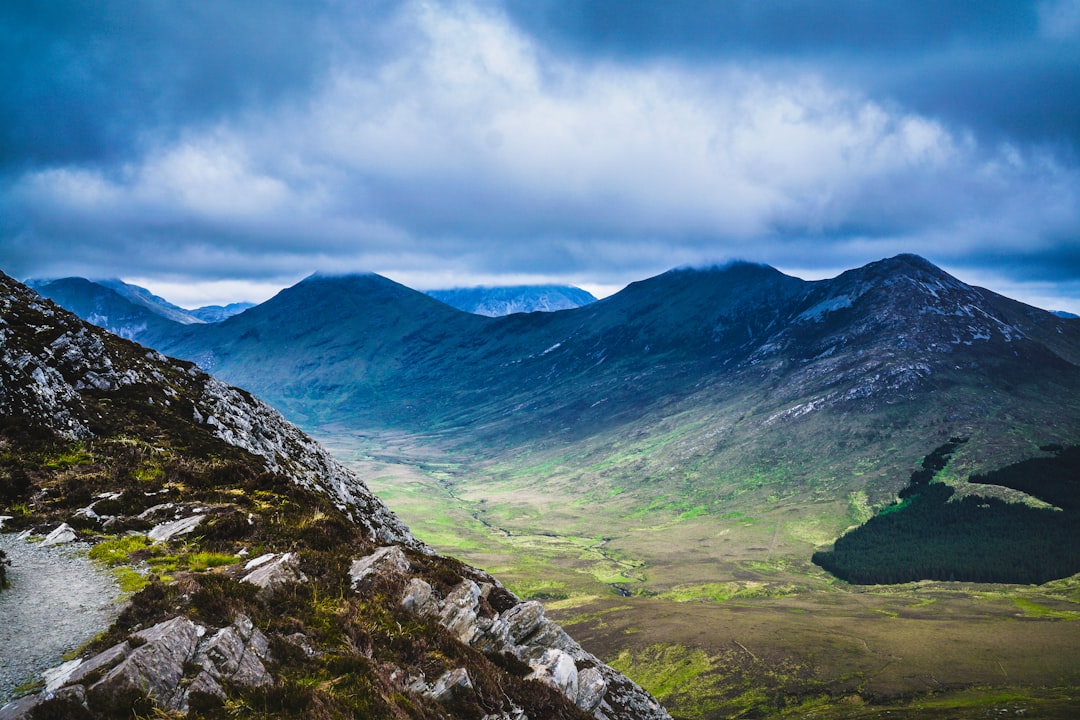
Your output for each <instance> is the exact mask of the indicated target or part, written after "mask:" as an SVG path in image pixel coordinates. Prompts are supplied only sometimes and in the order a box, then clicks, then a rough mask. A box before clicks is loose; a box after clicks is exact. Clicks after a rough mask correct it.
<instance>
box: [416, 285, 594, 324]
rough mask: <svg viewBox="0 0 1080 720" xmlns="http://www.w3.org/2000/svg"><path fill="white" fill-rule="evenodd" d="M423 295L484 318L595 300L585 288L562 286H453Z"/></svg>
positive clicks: (563, 308)
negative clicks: (484, 316)
mask: <svg viewBox="0 0 1080 720" xmlns="http://www.w3.org/2000/svg"><path fill="white" fill-rule="evenodd" d="M427 294H428V295H430V296H431V297H433V298H435V299H436V300H439V301H441V302H444V303H446V304H447V305H449V306H450V307H455V308H457V309H458V310H464V311H465V312H468V313H474V314H476V315H486V316H488V317H500V316H503V315H512V314H514V313H529V312H553V311H555V310H569V309H571V308H577V307H582V306H584V305H588V304H589V303H593V302H596V298H595V297H593V296H592V295H591V294H590V293H588V292H586V291H585V290H582V289H580V288H576V287H569V286H565V285H517V286H511V287H476V288H455V289H452V290H428V291H427Z"/></svg>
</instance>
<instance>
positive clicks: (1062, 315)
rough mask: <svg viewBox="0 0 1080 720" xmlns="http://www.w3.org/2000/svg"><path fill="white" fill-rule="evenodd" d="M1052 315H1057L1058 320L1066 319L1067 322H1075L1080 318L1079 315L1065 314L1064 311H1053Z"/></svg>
mask: <svg viewBox="0 0 1080 720" xmlns="http://www.w3.org/2000/svg"><path fill="white" fill-rule="evenodd" d="M1053 314H1054V315H1057V316H1058V317H1059V318H1066V319H1069V320H1076V319H1078V318H1080V315H1077V314H1076V313H1071V312H1066V311H1064V310H1054V311H1053Z"/></svg>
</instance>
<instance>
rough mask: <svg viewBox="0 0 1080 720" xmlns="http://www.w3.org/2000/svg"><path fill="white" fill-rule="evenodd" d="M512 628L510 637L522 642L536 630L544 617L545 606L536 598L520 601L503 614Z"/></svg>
mask: <svg viewBox="0 0 1080 720" xmlns="http://www.w3.org/2000/svg"><path fill="white" fill-rule="evenodd" d="M502 617H503V619H504V620H505V621H506V623H507V625H508V626H509V628H510V637H511V638H513V640H514V642H515V643H517V644H521V643H522V642H524V641H525V639H526V638H528V637H529V636H530V635H532V634H533V633H535V632H536V630H537V628H539V627H540V623H541V622H542V621H543V620H544V619H545V618H544V606H543V605H541V604H540V603H538V602H536V601H535V600H529V601H527V602H523V603H518V604H517V605H515V606H514V607H512V608H510V609H509V610H507V611H506V612H504V613H503V614H502Z"/></svg>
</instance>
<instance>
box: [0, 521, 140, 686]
mask: <svg viewBox="0 0 1080 720" xmlns="http://www.w3.org/2000/svg"><path fill="white" fill-rule="evenodd" d="M86 548H87V546H86V545H85V544H82V543H77V544H76V543H73V544H70V545H58V546H54V547H42V546H41V545H40V544H32V543H27V542H25V541H23V540H19V539H17V538H16V537H15V536H14V535H0V549H2V550H3V551H4V552H6V553H7V555H8V558H9V559H10V560H11V567H9V568H8V580H9V581H10V582H11V587H9V588H8V589H6V590H3V591H0V706H2V705H4V704H5V703H6V702H8V701H9V700H11V697H12V691H13V690H14V689H15V688H16V687H18V686H19V685H22V684H23V683H26V682H27V681H33V680H37V679H38V678H39V677H40V673H41V671H42V670H46V669H48V668H50V667H52V666H54V665H58V664H60V662H62V656H63V654H64V653H66V652H68V651H70V650H74V649H75V648H78V647H79V646H80V645H83V644H84V643H85V642H87V641H88V640H90V639H91V638H93V637H94V636H95V635H97V634H98V633H100V632H101V631H102V630H105V629H106V628H107V627H108V626H109V624H110V623H111V622H112V621H113V620H114V619H115V617H116V615H117V613H118V612H119V610H120V607H119V605H118V604H117V599H118V598H119V596H120V590H119V588H117V587H116V583H115V582H114V581H113V579H112V577H111V576H110V575H109V574H108V573H107V572H104V571H103V570H101V569H100V568H98V567H97V566H95V565H94V564H93V563H92V562H91V561H90V560H88V559H87V557H86Z"/></svg>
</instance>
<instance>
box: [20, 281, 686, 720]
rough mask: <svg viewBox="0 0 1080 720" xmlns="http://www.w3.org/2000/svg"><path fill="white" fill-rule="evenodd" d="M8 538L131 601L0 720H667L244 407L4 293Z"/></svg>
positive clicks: (207, 382) (55, 312) (286, 428)
mask: <svg viewBox="0 0 1080 720" xmlns="http://www.w3.org/2000/svg"><path fill="white" fill-rule="evenodd" d="M0 313H2V314H0V420H2V422H0V456H2V457H0V461H2V462H0V513H2V514H5V515H9V516H10V519H9V520H8V521H7V522H6V524H5V528H4V529H5V530H17V531H22V532H25V531H27V530H29V531H31V532H33V533H37V534H39V535H45V534H51V536H52V537H53V539H54V540H56V539H57V538H64V539H80V540H87V541H91V542H93V543H95V546H94V548H93V549H92V550H91V551H90V552H91V556H92V557H95V558H96V559H97V560H98V561H100V562H102V563H105V564H108V565H110V566H112V567H113V568H114V572H116V573H117V575H118V577H120V578H121V580H122V581H123V582H124V584H125V585H127V586H128V587H129V589H130V590H134V593H133V594H132V595H131V596H130V599H129V600H128V601H127V604H126V605H125V606H124V608H123V610H122V612H121V613H120V615H119V617H118V619H117V620H116V622H115V623H113V625H112V626H111V627H108V628H106V627H102V628H101V631H102V632H101V634H100V635H99V636H98V637H96V638H95V639H94V640H93V641H92V642H91V643H90V644H89V645H87V646H86V647H85V648H83V649H82V650H81V651H80V652H78V653H77V654H76V656H75V657H73V658H72V659H70V660H68V661H67V662H64V663H62V664H58V665H57V666H56V667H54V668H52V669H51V670H49V671H47V672H46V673H45V675H44V678H43V680H42V682H41V683H40V684H39V685H38V686H36V687H34V688H32V690H34V692H31V693H29V694H27V695H25V696H24V697H22V698H20V699H18V700H16V701H15V702H14V703H11V704H9V705H7V706H5V707H4V708H3V709H0V719H3V720H11V719H13V718H23V717H27V718H29V717H71V718H106V717H130V716H131V715H132V714H133V713H136V714H140V715H148V714H152V713H158V714H161V713H165V714H167V715H169V716H189V717H196V716H197V717H236V716H244V717H261V718H277V717H304V718H321V717H327V718H329V717H371V718H378V717H386V718H409V717H412V718H487V719H491V720H495V719H496V718H507V719H511V718H513V719H514V720H524V719H525V718H534V719H537V718H587V717H596V718H602V719H610V720H616V719H618V718H626V719H627V720H629V719H631V718H644V719H646V720H648V719H649V718H666V717H668V715H667V713H666V712H665V711H664V710H663V709H662V708H661V707H660V706H659V704H658V703H657V702H656V701H655V700H654V699H653V698H652V697H650V696H649V695H648V694H647V693H645V692H644V691H643V690H642V689H641V688H640V687H638V686H637V685H635V684H634V683H633V682H631V681H630V680H628V679H627V678H625V677H623V676H622V675H620V674H619V673H617V672H615V671H614V670H613V669H611V668H610V667H608V666H607V665H605V664H603V663H601V662H600V661H599V660H598V659H597V658H595V657H593V656H592V655H590V654H589V653H587V652H585V651H584V650H583V649H582V648H581V646H580V645H578V644H577V643H576V642H575V641H574V640H573V639H572V638H570V637H569V635H567V634H566V633H565V632H564V631H563V630H562V628H560V627H559V626H558V625H557V624H555V623H554V622H552V621H550V620H548V619H547V618H546V617H544V612H543V607H542V606H541V605H540V604H539V603H535V602H523V601H521V600H520V598H518V597H516V596H515V595H513V594H512V593H511V592H509V591H508V590H507V589H506V588H504V587H503V586H502V585H501V584H500V583H499V582H498V581H497V580H496V579H495V578H493V577H491V576H490V575H488V574H487V573H484V572H482V571H479V570H477V569H475V568H471V567H468V566H466V565H464V564H462V563H460V562H458V561H456V560H453V559H452V558H446V557H442V556H440V555H438V554H436V553H434V552H432V551H431V550H430V549H429V548H427V547H425V546H424V545H423V544H422V543H420V542H419V541H417V540H416V539H415V538H413V537H412V535H411V534H410V533H409V531H408V529H407V528H406V527H405V526H404V525H403V524H402V523H401V522H400V521H399V520H398V519H397V518H396V517H395V516H394V515H393V514H392V513H391V512H390V511H389V510H388V509H387V508H386V507H385V505H383V504H382V502H381V501H379V500H378V498H376V497H374V496H373V495H372V494H371V493H370V492H369V491H368V489H367V488H366V487H365V486H364V484H363V483H362V482H361V481H360V480H359V479H358V478H357V477H356V476H355V475H353V474H352V473H351V472H349V471H348V470H346V469H345V468H343V467H342V466H341V465H339V464H338V463H336V462H335V461H334V460H333V458H331V457H330V456H329V455H328V454H327V453H326V452H325V451H324V450H323V449H322V448H320V447H319V446H318V445H317V444H315V443H314V442H313V441H311V440H310V438H308V437H307V436H305V435H304V434H303V433H301V432H300V431H299V430H297V429H296V428H294V427H293V426H291V425H289V424H288V423H287V422H285V421H284V420H283V419H282V418H281V417H280V415H278V414H277V413H276V412H275V411H273V410H272V409H270V408H269V407H267V406H266V405H264V404H263V403H261V402H259V401H257V400H255V399H254V398H252V397H250V396H249V395H247V394H246V393H244V392H242V391H239V390H237V389H235V388H230V387H227V386H225V385H223V384H221V383H219V382H217V381H215V380H214V379H213V378H210V377H209V376H207V375H205V374H204V373H202V372H201V371H199V370H198V369H197V368H196V367H195V366H193V365H191V364H189V363H178V362H175V361H172V360H169V359H167V358H165V357H163V356H161V355H160V354H158V353H155V352H152V351H147V350H146V349H145V348H142V347H140V346H138V345H135V344H133V343H129V342H127V341H124V340H121V339H119V338H116V337H113V336H111V335H109V334H107V333H105V332H103V331H100V330H98V329H97V328H93V327H91V326H88V325H86V324H84V323H82V322H81V321H79V320H78V319H77V318H75V317H74V316H72V315H70V314H68V313H66V312H64V311H62V310H60V309H59V308H57V307H55V306H53V305H52V304H51V303H49V302H47V301H44V300H42V299H41V298H39V297H38V296H36V295H35V294H34V293H33V292H32V291H30V290H28V289H27V288H25V287H22V286H21V285H19V284H18V283H16V282H14V281H12V280H11V279H10V278H7V277H6V276H2V275H0Z"/></svg>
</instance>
